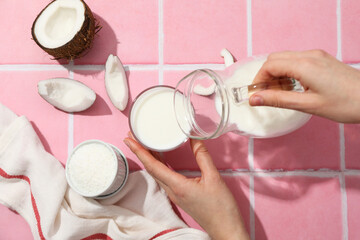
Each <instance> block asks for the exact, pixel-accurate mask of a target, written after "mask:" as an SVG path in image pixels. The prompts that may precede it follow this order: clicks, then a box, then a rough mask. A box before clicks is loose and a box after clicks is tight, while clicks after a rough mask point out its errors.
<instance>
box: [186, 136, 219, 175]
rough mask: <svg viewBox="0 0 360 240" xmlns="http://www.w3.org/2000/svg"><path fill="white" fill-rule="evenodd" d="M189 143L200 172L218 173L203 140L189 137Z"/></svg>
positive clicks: (207, 173)
mask: <svg viewBox="0 0 360 240" xmlns="http://www.w3.org/2000/svg"><path fill="white" fill-rule="evenodd" d="M190 144H191V149H192V151H193V153H194V156H195V159H196V162H197V164H198V166H199V168H200V170H201V173H202V174H204V175H213V174H218V171H217V169H216V166H215V165H214V162H213V161H212V158H211V156H210V154H209V152H208V150H207V148H206V146H205V144H204V142H203V141H200V140H196V139H191V140H190Z"/></svg>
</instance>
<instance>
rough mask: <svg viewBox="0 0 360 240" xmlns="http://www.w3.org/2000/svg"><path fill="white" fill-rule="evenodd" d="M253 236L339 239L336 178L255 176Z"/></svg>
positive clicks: (340, 237) (286, 239)
mask: <svg viewBox="0 0 360 240" xmlns="http://www.w3.org/2000/svg"><path fill="white" fill-rule="evenodd" d="M254 191H255V216H256V217H255V236H256V239H276V240H282V239H284V240H288V239H292V240H300V239H328V240H338V239H342V215H341V198H340V185H339V179H338V178H314V177H305V176H299V177H295V176H286V177H275V178H270V177H255V188H254Z"/></svg>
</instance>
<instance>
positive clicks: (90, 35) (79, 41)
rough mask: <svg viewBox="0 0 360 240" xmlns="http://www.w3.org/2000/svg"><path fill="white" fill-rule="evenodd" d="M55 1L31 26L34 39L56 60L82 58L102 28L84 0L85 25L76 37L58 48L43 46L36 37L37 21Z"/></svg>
mask: <svg viewBox="0 0 360 240" xmlns="http://www.w3.org/2000/svg"><path fill="white" fill-rule="evenodd" d="M55 1H56V0H54V1H52V2H51V3H49V4H48V5H47V6H46V7H45V8H44V9H43V10H42V11H41V12H40V13H39V15H38V16H37V17H36V19H35V21H34V23H33V25H32V28H31V35H32V37H33V40H34V41H35V42H36V44H37V45H38V46H39V47H40V48H41V49H43V50H44V51H45V52H47V53H48V54H50V55H52V56H53V57H54V58H55V59H56V60H58V59H67V60H73V59H76V58H80V57H82V56H84V55H85V54H86V53H87V51H88V50H89V49H90V48H91V47H92V42H93V40H94V36H95V34H96V33H97V32H98V31H99V30H100V29H101V27H100V26H99V25H98V24H97V21H96V19H95V18H94V16H93V14H92V12H91V10H90V8H89V7H88V5H87V4H86V3H85V2H84V1H83V0H81V2H82V3H83V4H84V6H85V13H84V14H85V20H84V23H83V25H82V26H81V29H80V30H79V31H78V32H77V34H76V35H75V36H74V38H73V39H72V40H71V41H69V42H67V43H66V44H65V45H63V46H60V47H58V48H46V47H44V46H42V45H41V44H40V43H39V41H38V40H37V38H36V35H35V32H34V29H35V24H36V21H37V20H38V18H39V16H40V15H41V14H42V12H43V11H44V10H45V9H46V8H47V7H48V6H50V5H51V4H52V3H53V2H55Z"/></svg>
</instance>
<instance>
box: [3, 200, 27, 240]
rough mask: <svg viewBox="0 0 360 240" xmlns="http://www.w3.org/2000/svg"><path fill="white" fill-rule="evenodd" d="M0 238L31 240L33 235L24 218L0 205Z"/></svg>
mask: <svg viewBox="0 0 360 240" xmlns="http://www.w3.org/2000/svg"><path fill="white" fill-rule="evenodd" d="M0 216H1V217H0V236H1V239H6V240H18V239H22V240H27V239H29V240H31V239H33V235H32V233H31V229H30V227H29V225H28V224H27V222H26V221H25V219H24V218H22V217H21V216H20V215H19V214H17V213H15V212H13V211H11V210H9V209H8V208H6V207H5V206H4V205H1V204H0Z"/></svg>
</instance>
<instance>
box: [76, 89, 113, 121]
mask: <svg viewBox="0 0 360 240" xmlns="http://www.w3.org/2000/svg"><path fill="white" fill-rule="evenodd" d="M94 91H95V92H96V90H94ZM75 114H76V115H82V116H104V115H111V114H112V111H111V109H110V107H109V106H108V105H107V103H106V102H105V100H104V99H103V98H102V97H101V96H100V95H99V94H96V100H95V102H94V104H93V105H92V106H91V107H90V108H88V109H87V110H85V111H82V112H78V113H75Z"/></svg>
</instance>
